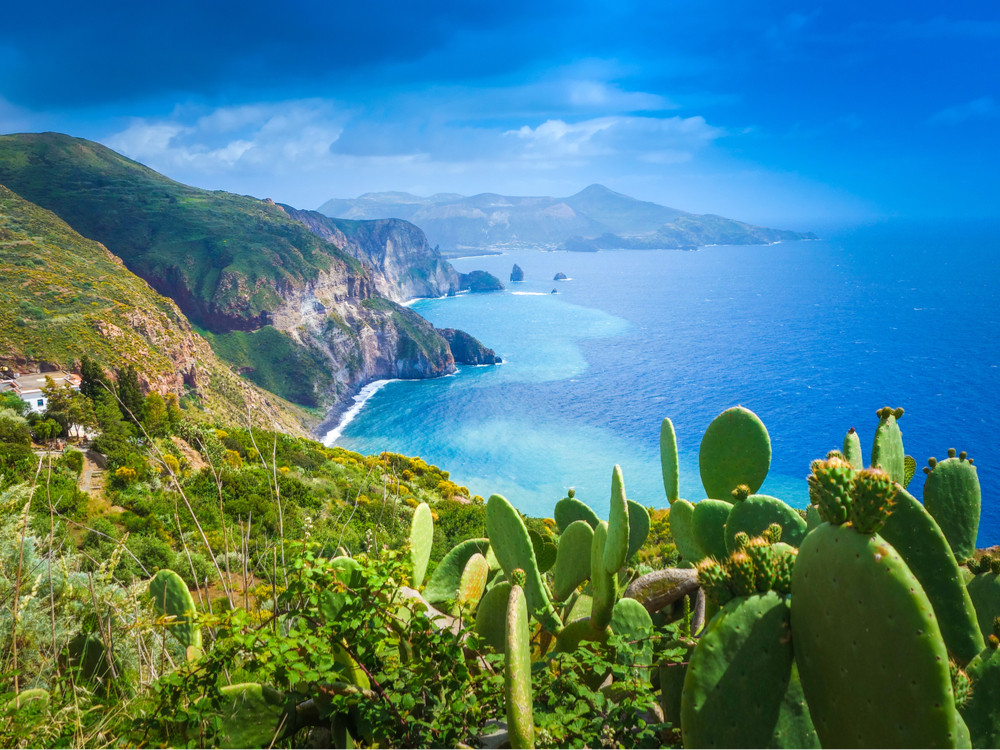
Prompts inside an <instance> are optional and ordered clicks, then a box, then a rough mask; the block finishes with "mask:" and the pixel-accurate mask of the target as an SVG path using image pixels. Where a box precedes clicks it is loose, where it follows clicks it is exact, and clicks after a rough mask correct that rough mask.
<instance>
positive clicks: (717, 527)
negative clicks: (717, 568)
mask: <svg viewBox="0 0 1000 750" xmlns="http://www.w3.org/2000/svg"><path fill="white" fill-rule="evenodd" d="M732 509H733V504H732V503H727V502H726V501H725V500H709V499H706V500H701V501H699V502H697V503H695V504H694V514H693V519H692V520H693V523H694V537H695V540H696V541H697V542H698V546H699V547H700V548H701V549H702V550H703V551H704V552H705V554H706V555H708V556H710V557H715V558H717V559H721V558H723V557H725V556H726V555H727V554H729V553H728V552H727V550H726V521H728V520H729V513H730V511H732Z"/></svg>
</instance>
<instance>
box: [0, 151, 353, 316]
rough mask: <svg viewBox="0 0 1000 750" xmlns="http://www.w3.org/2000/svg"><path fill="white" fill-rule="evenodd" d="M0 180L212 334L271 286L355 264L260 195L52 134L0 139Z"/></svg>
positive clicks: (273, 296)
mask: <svg viewBox="0 0 1000 750" xmlns="http://www.w3.org/2000/svg"><path fill="white" fill-rule="evenodd" d="M0 184H4V185H7V186H8V187H10V188H11V189H12V190H14V191H16V192H17V193H18V194H19V195H21V196H23V197H24V198H25V199H27V200H29V201H31V202H33V203H36V204H38V205H40V206H42V207H44V208H47V209H49V210H51V211H53V212H54V213H56V214H57V215H59V216H60V217H61V218H63V219H64V220H65V221H66V222H67V223H68V224H69V225H70V226H72V227H73V228H74V229H76V230H77V231H78V232H79V233H80V234H82V235H84V236H85V237H89V238H91V239H95V240H97V241H99V242H102V243H103V244H104V245H106V246H107V247H108V249H110V250H111V251H112V252H113V253H114V254H115V255H118V256H119V257H120V258H122V259H123V260H124V261H125V263H126V265H128V267H129V268H130V269H132V270H133V271H134V272H136V273H137V274H139V275H140V276H142V277H143V278H144V279H146V280H147V281H149V282H150V284H152V285H153V287H155V288H156V289H157V291H159V292H160V293H161V294H164V295H167V296H169V297H171V298H172V299H174V300H175V301H177V303H178V305H180V307H181V309H182V310H183V311H184V312H185V314H186V315H187V316H188V317H189V318H191V320H192V321H194V322H195V323H197V324H198V325H201V326H204V327H205V328H208V329H209V330H213V331H217V332H219V331H228V330H234V329H237V330H254V329H256V328H259V327H260V326H261V325H264V324H266V323H267V322H268V321H267V315H266V313H267V311H269V310H271V309H272V308H273V307H275V306H276V305H277V304H278V303H279V302H280V296H279V293H280V288H281V287H282V286H283V285H289V284H291V285H294V284H297V283H301V282H303V281H306V280H309V279H314V278H316V276H317V274H318V273H319V272H320V271H324V270H331V269H335V268H336V269H337V270H340V271H341V272H343V273H347V274H351V275H354V276H357V277H359V278H364V277H365V275H366V274H365V271H364V269H363V267H362V265H361V263H360V262H358V261H357V260H356V259H354V258H352V257H351V256H350V255H348V254H347V253H344V252H342V251H341V250H340V249H339V248H337V247H336V246H335V245H332V244H330V243H329V242H325V241H324V240H322V239H320V238H318V237H316V236H315V235H314V234H312V233H311V232H310V231H309V230H308V229H307V228H306V227H305V226H303V225H302V224H300V223H299V222H296V221H293V220H292V219H291V218H289V217H288V215H287V214H286V213H285V212H284V211H283V210H282V209H281V208H279V207H278V206H275V205H274V204H273V203H270V202H267V201H261V200H258V199H256V198H252V197H249V196H242V195H233V194H231V193H226V192H222V191H215V192H213V191H208V190H201V189H198V188H193V187H188V186H186V185H181V184H180V183H177V182H174V181H173V180H170V179H168V178H167V177H164V176H163V175H161V174H158V173H157V172H154V171H153V170H151V169H149V168H148V167H145V166H143V165H142V164H139V163H137V162H134V161H132V160H131V159H127V158H126V157H124V156H121V155H120V154H117V153H115V152H114V151H112V150H111V149H108V148H105V147H104V146H101V145H99V144H97V143H93V142H91V141H87V140H84V139H82V138H72V137H70V136H66V135H61V134H58V133H42V134H17V135H8V136H0Z"/></svg>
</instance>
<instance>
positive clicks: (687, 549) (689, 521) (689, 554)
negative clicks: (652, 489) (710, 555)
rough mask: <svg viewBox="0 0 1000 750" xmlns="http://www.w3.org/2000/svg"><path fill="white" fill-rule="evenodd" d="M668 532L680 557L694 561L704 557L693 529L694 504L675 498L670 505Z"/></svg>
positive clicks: (703, 551)
mask: <svg viewBox="0 0 1000 750" xmlns="http://www.w3.org/2000/svg"><path fill="white" fill-rule="evenodd" d="M670 534H671V536H673V538H674V543H675V544H676V545H677V551H678V552H680V555H681V558H682V559H684V560H687V561H688V562H692V563H696V562H698V561H699V560H701V559H702V558H704V557H705V550H703V549H702V547H701V545H700V544H698V536H697V534H695V530H694V505H692V504H691V503H689V502H688V501H687V500H675V501H674V504H673V505H671V506H670Z"/></svg>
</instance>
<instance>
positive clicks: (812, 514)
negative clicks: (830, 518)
mask: <svg viewBox="0 0 1000 750" xmlns="http://www.w3.org/2000/svg"><path fill="white" fill-rule="evenodd" d="M821 523H824V521H823V516H822V514H821V513H820V512H819V506H818V505H813V504H812V503H810V504H809V505H808V506H806V533H807V534H808V533H809V532H810V531H812V530H813V529H815V528H816V527H817V526H819V525H820V524H821Z"/></svg>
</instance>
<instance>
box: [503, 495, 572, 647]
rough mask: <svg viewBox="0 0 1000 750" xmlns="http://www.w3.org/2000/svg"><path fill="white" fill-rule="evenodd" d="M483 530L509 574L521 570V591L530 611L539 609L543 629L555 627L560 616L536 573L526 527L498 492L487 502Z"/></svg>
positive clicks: (533, 551)
mask: <svg viewBox="0 0 1000 750" xmlns="http://www.w3.org/2000/svg"><path fill="white" fill-rule="evenodd" d="M486 531H487V535H488V536H489V539H490V546H491V547H492V548H493V551H494V553H496V556H497V560H499V561H500V565H501V567H503V570H504V572H505V573H506V574H507V575H508V577H509V576H510V575H511V573H513V571H514V570H515V569H516V568H520V569H521V570H523V571H524V573H525V576H526V582H525V585H524V593H525V596H526V597H527V598H528V607H529V609H530V611H531V612H535V613H537V612H539V611H540V612H541V614H540V616H541V618H542V624H543V625H544V626H545V628H546V629H553V628H558V627H559V624H560V623H559V617H558V615H557V614H556V611H555V608H554V607H553V606H552V602H551V601H550V600H549V593H548V591H547V590H546V588H545V584H544V583H542V577H541V574H540V573H539V572H538V565H537V563H536V562H535V550H534V548H533V547H532V546H531V538H530V537H529V536H528V529H527V528H525V526H524V521H522V520H521V514H520V513H518V512H517V510H516V509H515V508H514V506H513V505H511V504H510V503H509V502H508V501H507V499H506V498H505V497H503V496H501V495H492V496H491V497H490V499H489V500H488V501H487V502H486Z"/></svg>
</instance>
